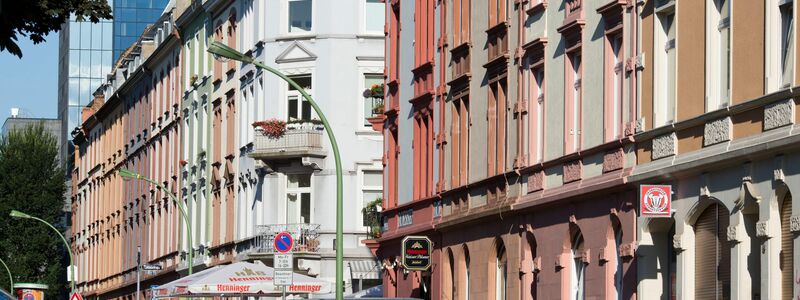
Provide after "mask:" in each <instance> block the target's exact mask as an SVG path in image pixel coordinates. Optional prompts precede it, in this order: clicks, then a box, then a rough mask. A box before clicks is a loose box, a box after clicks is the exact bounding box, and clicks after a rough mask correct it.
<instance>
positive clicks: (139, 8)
mask: <svg viewBox="0 0 800 300" xmlns="http://www.w3.org/2000/svg"><path fill="white" fill-rule="evenodd" d="M167 2H169V1H168V0H115V1H114V4H113V5H112V8H113V9H114V57H115V58H116V57H119V56H120V54H122V52H123V51H125V49H128V47H130V46H131V45H132V44H133V43H134V42H136V40H138V39H139V36H140V35H142V32H144V29H145V27H147V26H148V25H150V24H152V23H153V22H155V21H156V20H158V18H159V17H160V16H161V14H162V13H163V12H164V8H165V7H166V6H167Z"/></svg>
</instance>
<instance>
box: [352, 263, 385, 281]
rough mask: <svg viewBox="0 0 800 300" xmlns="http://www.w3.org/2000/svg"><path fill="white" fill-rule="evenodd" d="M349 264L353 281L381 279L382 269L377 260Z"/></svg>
mask: <svg viewBox="0 0 800 300" xmlns="http://www.w3.org/2000/svg"><path fill="white" fill-rule="evenodd" d="M347 264H348V265H349V266H350V271H352V274H353V275H352V276H353V279H381V277H380V270H381V268H380V265H379V264H378V261H377V260H352V261H348V262H347ZM345 276H347V275H346V274H345Z"/></svg>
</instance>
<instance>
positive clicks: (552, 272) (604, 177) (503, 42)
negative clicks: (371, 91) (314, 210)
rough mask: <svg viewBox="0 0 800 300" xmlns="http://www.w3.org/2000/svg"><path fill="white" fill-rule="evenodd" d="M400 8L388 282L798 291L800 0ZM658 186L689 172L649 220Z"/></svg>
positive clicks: (781, 295)
mask: <svg viewBox="0 0 800 300" xmlns="http://www.w3.org/2000/svg"><path fill="white" fill-rule="evenodd" d="M386 13H387V16H388V18H387V22H386V29H387V42H386V53H387V69H386V75H387V79H386V82H387V87H388V88H387V111H386V113H385V115H384V116H381V117H380V118H379V119H381V120H376V122H375V127H376V129H378V130H380V131H382V132H383V134H384V137H385V144H384V153H385V156H384V161H385V163H386V169H385V171H384V182H385V185H386V186H387V189H386V190H385V192H384V193H385V197H384V199H385V201H384V203H383V205H384V216H383V222H384V224H383V227H384V228H383V233H382V236H381V237H380V238H378V239H376V240H374V241H368V244H369V245H370V246H371V248H372V249H373V250H374V251H375V252H376V255H377V256H378V258H379V259H380V260H381V261H382V274H383V279H384V280H383V283H384V291H385V295H386V296H398V297H399V296H416V297H422V298H425V299H470V298H474V299H589V298H595V299H601V298H602V299H634V298H637V299H793V298H794V297H795V296H796V295H797V294H798V289H797V287H796V281H792V280H793V279H795V276H796V273H797V270H798V269H797V267H796V265H795V264H794V262H796V261H798V259H800V257H798V256H797V254H796V253H795V252H794V247H795V246H797V243H798V241H797V232H798V231H800V226H798V224H800V217H798V214H797V213H794V212H793V211H794V210H795V209H794V208H793V207H794V204H793V202H792V192H794V191H795V190H796V189H797V188H798V178H800V177H798V176H799V175H798V174H800V170H798V169H797V167H796V165H797V160H798V157H797V149H798V148H797V147H798V146H797V143H796V138H797V137H796V136H795V135H796V133H795V130H794V129H795V128H796V126H797V125H796V124H797V121H798V117H797V114H796V113H795V110H796V109H797V108H796V106H797V100H796V98H797V95H796V92H795V91H794V86H796V85H797V83H798V76H797V60H796V54H795V53H796V51H795V49H796V46H797V45H796V44H797V37H796V35H797V31H796V30H795V25H794V19H795V15H796V13H797V12H796V7H795V4H794V2H793V1H762V2H759V1H754V2H753V1H751V2H748V1H738V2H737V1H730V0H708V1H688V0H678V1H666V0H665V1H659V0H652V1H636V2H634V1H597V2H595V1H577V0H566V1H555V2H554V1H536V0H529V1H524V0H523V1H513V2H512V1H477V0H472V1H470V0H442V1H422V0H420V1H386ZM476 45H477V47H476ZM484 141H488V142H484ZM642 184H667V185H671V186H672V189H673V194H672V215H671V217H668V218H646V217H641V216H638V214H637V209H638V207H639V204H638V201H639V199H638V198H639V195H638V193H639V188H640V185H642ZM407 235H424V236H428V237H429V238H431V239H432V240H433V241H434V245H435V247H434V249H433V253H432V261H433V265H432V267H431V269H430V271H429V272H415V271H408V270H405V269H404V268H403V267H402V265H401V263H400V257H401V255H400V244H399V241H400V240H401V239H402V238H403V237H404V236H407Z"/></svg>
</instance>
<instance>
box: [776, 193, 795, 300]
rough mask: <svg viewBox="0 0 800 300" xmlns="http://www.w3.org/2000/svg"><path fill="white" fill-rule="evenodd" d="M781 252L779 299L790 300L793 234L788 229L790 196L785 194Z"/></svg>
mask: <svg viewBox="0 0 800 300" xmlns="http://www.w3.org/2000/svg"><path fill="white" fill-rule="evenodd" d="M780 212H781V252H780V257H779V264H780V268H781V299H792V297H793V296H794V293H793V292H794V290H793V289H794V281H793V280H792V279H793V277H794V270H793V268H794V245H793V244H794V233H792V230H791V227H790V219H791V216H792V194H790V193H788V192H787V193H786V195H785V196H784V197H783V203H781V209H780Z"/></svg>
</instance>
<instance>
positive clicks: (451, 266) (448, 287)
mask: <svg viewBox="0 0 800 300" xmlns="http://www.w3.org/2000/svg"><path fill="white" fill-rule="evenodd" d="M446 263H447V269H446V271H447V274H446V275H445V282H444V287H443V288H442V293H443V296H444V299H445V300H453V299H455V297H456V291H457V290H456V281H457V280H456V272H455V270H456V269H455V263H456V261H455V260H454V259H453V250H451V249H449V248H448V249H447V262H446Z"/></svg>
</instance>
